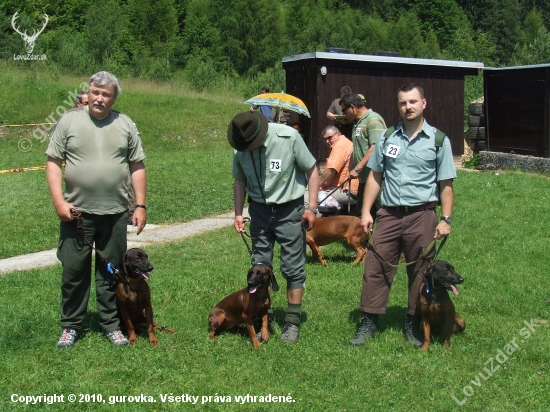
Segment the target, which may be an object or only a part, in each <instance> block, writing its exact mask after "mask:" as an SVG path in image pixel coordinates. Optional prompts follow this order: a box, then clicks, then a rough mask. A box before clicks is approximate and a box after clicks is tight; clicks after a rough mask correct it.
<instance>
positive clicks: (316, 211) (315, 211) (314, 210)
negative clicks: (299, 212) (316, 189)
mask: <svg viewBox="0 0 550 412" xmlns="http://www.w3.org/2000/svg"><path fill="white" fill-rule="evenodd" d="M307 210H309V211H310V212H313V213H315V214H317V213H319V209H314V208H312V207H308V208H307Z"/></svg>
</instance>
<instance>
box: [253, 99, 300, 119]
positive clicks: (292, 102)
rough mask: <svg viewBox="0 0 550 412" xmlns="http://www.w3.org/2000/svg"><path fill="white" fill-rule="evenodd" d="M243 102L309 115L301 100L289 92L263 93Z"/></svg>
mask: <svg viewBox="0 0 550 412" xmlns="http://www.w3.org/2000/svg"><path fill="white" fill-rule="evenodd" d="M244 103H245V104H253V105H256V106H271V107H277V108H279V109H283V110H290V111H293V112H296V113H299V114H303V115H304V116H307V117H310V118H311V115H310V114H309V110H308V109H307V107H306V105H305V104H304V102H303V101H301V100H300V99H298V98H297V97H295V96H292V95H291V94H286V93H264V94H259V95H257V96H254V97H252V98H250V99H248V100H247V101H246V102H244Z"/></svg>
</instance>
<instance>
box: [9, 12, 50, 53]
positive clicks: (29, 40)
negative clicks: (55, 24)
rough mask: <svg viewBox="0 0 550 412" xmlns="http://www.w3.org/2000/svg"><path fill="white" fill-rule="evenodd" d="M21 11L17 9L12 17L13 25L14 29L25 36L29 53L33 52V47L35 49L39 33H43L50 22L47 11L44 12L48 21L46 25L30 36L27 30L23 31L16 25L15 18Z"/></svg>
mask: <svg viewBox="0 0 550 412" xmlns="http://www.w3.org/2000/svg"><path fill="white" fill-rule="evenodd" d="M18 13H19V12H18V11H16V12H15V14H14V15H13V17H12V19H11V26H12V27H13V29H14V30H15V31H16V32H17V33H19V34H20V35H21V37H22V38H23V40H24V41H25V48H26V49H27V53H28V54H31V53H32V51H33V49H34V42H35V41H36V39H37V38H38V35H39V34H40V33H42V32H43V31H44V29H45V28H46V24H48V15H47V14H46V13H44V17H45V18H46V21H45V22H44V25H43V26H42V28H41V29H40V30H38V31H36V30H35V31H34V33H33V34H32V35H31V36H29V35H28V34H27V31H26V30H25V31H24V32H23V33H21V32H20V31H19V30H18V29H17V27H16V26H15V20H17V14H18Z"/></svg>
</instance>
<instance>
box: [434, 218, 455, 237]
mask: <svg viewBox="0 0 550 412" xmlns="http://www.w3.org/2000/svg"><path fill="white" fill-rule="evenodd" d="M450 234H451V225H450V224H448V223H447V222H445V221H444V220H442V221H440V222H439V224H438V225H437V227H436V228H435V235H434V238H435V239H441V238H444V237H447V236H449V235H450Z"/></svg>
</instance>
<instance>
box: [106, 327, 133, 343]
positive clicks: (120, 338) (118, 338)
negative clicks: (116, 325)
mask: <svg viewBox="0 0 550 412" xmlns="http://www.w3.org/2000/svg"><path fill="white" fill-rule="evenodd" d="M105 337H106V338H107V339H109V340H110V341H111V343H112V344H113V345H115V346H126V345H128V344H129V343H130V342H128V339H126V338H125V337H124V335H123V334H122V332H121V331H119V330H115V331H114V332H109V333H106V334H105Z"/></svg>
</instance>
